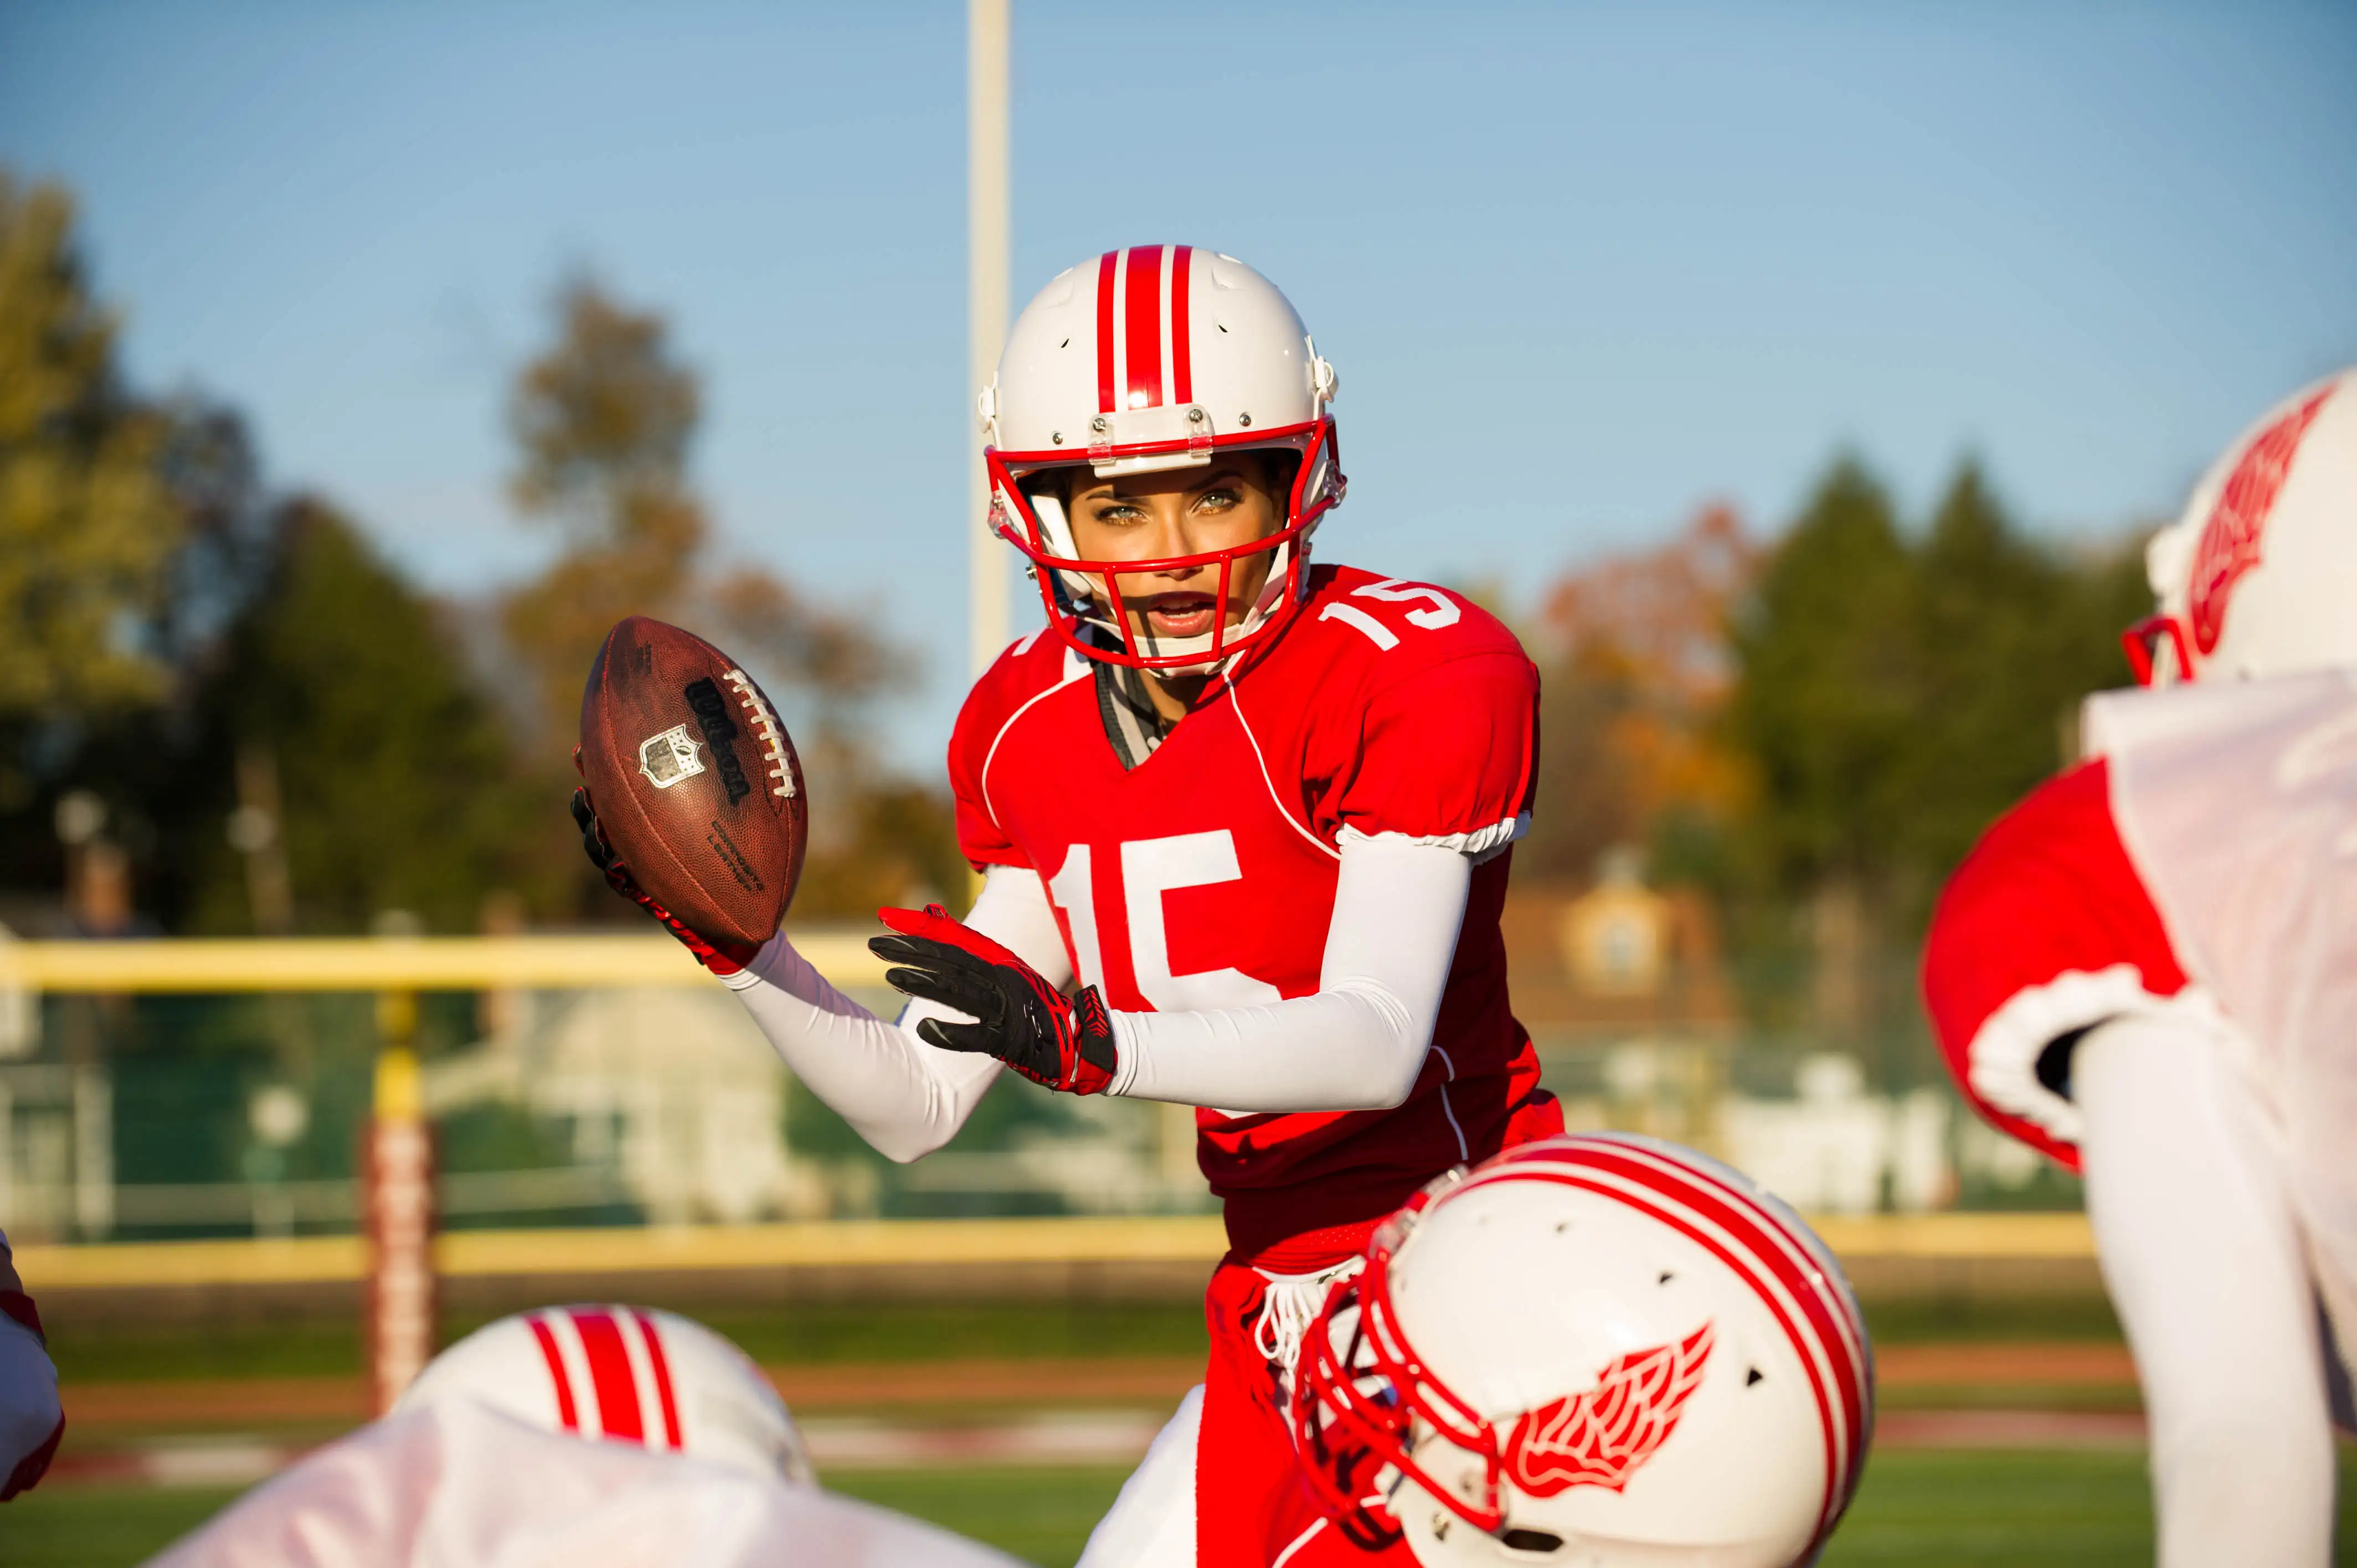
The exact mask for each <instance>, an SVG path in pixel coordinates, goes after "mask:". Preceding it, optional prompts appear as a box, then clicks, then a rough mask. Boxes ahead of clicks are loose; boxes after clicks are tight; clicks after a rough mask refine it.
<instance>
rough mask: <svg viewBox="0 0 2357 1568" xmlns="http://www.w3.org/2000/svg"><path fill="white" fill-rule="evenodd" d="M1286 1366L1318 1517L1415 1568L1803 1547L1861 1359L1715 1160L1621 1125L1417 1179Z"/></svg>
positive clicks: (1845, 1474) (1863, 1426) (1865, 1404)
mask: <svg viewBox="0 0 2357 1568" xmlns="http://www.w3.org/2000/svg"><path fill="white" fill-rule="evenodd" d="M1300 1366H1301V1369H1300V1373H1299V1375H1298V1377H1297V1381H1296V1387H1295V1393H1294V1421H1295V1424H1296V1430H1297V1438H1298V1440H1299V1443H1300V1447H1301V1453H1302V1456H1303V1460H1304V1462H1305V1464H1306V1465H1307V1466H1308V1470H1309V1474H1310V1477H1311V1479H1312V1480H1313V1482H1315V1483H1316V1484H1317V1486H1318V1490H1319V1492H1320V1494H1321V1496H1322V1497H1323V1498H1325V1500H1326V1503H1327V1505H1328V1507H1329V1510H1330V1511H1332V1512H1333V1513H1334V1515H1335V1517H1336V1518H1337V1520H1339V1521H1340V1523H1341V1525H1342V1527H1343V1528H1344V1530H1346V1531H1348V1532H1351V1533H1352V1534H1354V1535H1355V1536H1360V1537H1361V1538H1365V1537H1373V1538H1380V1537H1381V1536H1383V1534H1384V1533H1386V1532H1387V1531H1389V1530H1397V1531H1399V1532H1401V1533H1404V1534H1405V1536H1406V1538H1407V1541H1408V1543H1409V1546H1410V1548H1411V1549H1412V1550H1413V1551H1414V1552H1415V1557H1416V1561H1417V1562H1419V1563H1424V1564H1426V1568H1456V1565H1458V1564H1463V1565H1468V1568H1470V1565H1474V1564H1483V1565H1487V1564H1504V1563H1515V1564H1524V1565H1527V1564H1532V1563H1562V1564H1565V1565H1566V1568H1569V1565H1571V1564H1577V1565H1578V1568H1639V1565H1644V1568H1661V1565H1663V1564H1668V1563H1681V1564H1705V1563H1706V1564H1710V1565H1711V1568H1782V1565H1784V1564H1792V1563H1810V1562H1813V1560H1814V1559H1815V1557H1816V1555H1817V1552H1818V1551H1819V1550H1820V1549H1821V1548H1822V1547H1823V1545H1824V1541H1825V1538H1826V1536H1827V1535H1828V1534H1830V1533H1831V1532H1832V1530H1833V1528H1834V1525H1835V1522H1836V1521H1837V1520H1839V1519H1840V1518H1841V1515H1842V1511H1843V1509H1846V1508H1847V1507H1848V1506H1849V1499H1850V1494H1851V1493H1852V1492H1853V1491H1854V1490H1855V1489H1856V1487H1857V1477H1858V1472H1859V1468H1860V1466H1861V1464H1862V1463H1863V1461H1864V1459H1865V1455H1866V1447H1867V1440H1868V1439H1869V1437H1870V1436H1871V1434H1872V1428H1873V1423H1874V1359H1873V1351H1872V1349H1871V1348H1870V1346H1869V1345H1868V1343H1867V1334H1866V1326H1865V1322H1864V1320H1863V1319H1862V1318H1861V1317H1860V1316H1859V1315H1858V1310H1857V1302H1856V1301H1855V1300H1854V1299H1852V1297H1851V1295H1850V1292H1849V1286H1848V1284H1847V1283H1846V1282H1845V1281H1844V1280H1843V1278H1842V1274H1841V1271H1840V1269H1839V1268H1838V1267H1837V1266H1835V1262H1834V1260H1833V1257H1832V1254H1831V1253H1829V1252H1827V1251H1825V1248H1824V1243H1822V1242H1820V1241H1819V1240H1817V1239H1816V1237H1815V1236H1814V1235H1813V1234H1811V1233H1810V1230H1809V1229H1808V1227H1807V1226H1805V1225H1803V1223H1802V1222H1801V1220H1800V1218H1799V1217H1798V1216H1797V1215H1795V1214H1793V1213H1792V1210H1791V1209H1789V1208H1785V1207H1784V1205H1783V1204H1781V1203H1780V1202H1778V1201H1777V1200H1776V1199H1775V1198H1773V1197H1770V1196H1769V1195H1768V1194H1766V1193H1764V1192H1762V1191H1760V1189H1759V1188H1758V1187H1754V1186H1753V1185H1752V1184H1751V1183H1750V1182H1749V1181H1748V1180H1746V1179H1745V1178H1744V1177H1743V1176H1739V1175H1738V1174H1737V1173H1736V1172H1734V1171H1732V1170H1729V1169H1728V1168H1727V1166H1725V1165H1720V1164H1719V1163H1718V1162H1717V1161H1716V1160H1712V1159H1707V1158H1706V1157H1704V1156H1703V1155H1697V1154H1695V1153H1694V1152H1693V1151H1692V1150H1688V1149H1682V1148H1679V1147H1677V1146H1676V1145H1674V1144H1664V1143H1661V1142H1658V1141H1656V1140H1654V1139H1651V1138H1641V1137H1633V1136H1622V1135H1618V1134H1597V1135H1584V1136H1577V1137H1558V1138H1549V1139H1544V1140H1543V1141H1541V1142H1538V1143H1534V1144H1524V1145H1523V1146H1521V1147H1519V1148H1515V1149H1512V1150H1509V1151H1507V1152H1506V1153H1505V1154H1502V1155H1499V1156H1498V1157H1497V1158H1495V1159H1493V1160H1491V1161H1490V1162H1489V1163H1488V1164H1486V1165H1482V1166H1480V1168H1479V1169H1478V1170H1476V1171H1474V1172H1473V1173H1472V1174H1471V1175H1470V1176H1465V1177H1463V1178H1462V1179H1458V1180H1451V1179H1448V1178H1444V1180H1443V1181H1440V1182H1437V1183H1435V1184H1434V1185H1433V1187H1430V1188H1427V1189H1426V1192H1425V1193H1424V1194H1423V1195H1421V1196H1420V1197H1418V1198H1417V1199H1416V1200H1415V1202H1413V1203H1411V1204H1410V1205H1409V1206H1408V1207H1407V1208H1405V1209H1404V1210H1402V1211H1401V1213H1400V1214H1399V1216H1398V1217H1397V1218H1396V1219H1394V1220H1392V1221H1391V1222H1390V1223H1388V1224H1387V1225H1385V1226H1384V1227H1383V1230H1380V1231H1378V1232H1377V1234H1376V1236H1375V1239H1374V1240H1373V1242H1372V1245H1371V1246H1370V1247H1369V1249H1368V1254H1367V1264H1366V1269H1365V1272H1364V1273H1361V1275H1360V1276H1359V1277H1358V1278H1357V1279H1356V1280H1352V1281H1347V1282H1345V1283H1342V1284H1340V1285H1338V1286H1337V1287H1336V1289H1335V1292H1334V1294H1333V1295H1332V1296H1331V1297H1330V1298H1329V1300H1328V1302H1327V1305H1326V1308H1325V1311H1324V1314H1323V1315H1322V1316H1321V1317H1320V1319H1319V1322H1318V1326H1316V1327H1315V1328H1313V1329H1312V1330H1311V1331H1310V1333H1309V1336H1308V1339H1307V1341H1306V1342H1305V1346H1304V1348H1303V1351H1302V1358H1301V1364H1300ZM1386 1515H1387V1516H1388V1520H1387V1519H1386Z"/></svg>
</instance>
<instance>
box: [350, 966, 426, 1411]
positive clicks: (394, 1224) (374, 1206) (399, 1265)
mask: <svg viewBox="0 0 2357 1568" xmlns="http://www.w3.org/2000/svg"><path fill="white" fill-rule="evenodd" d="M377 1028H378V1031H379V1033H380V1034H381V1036H382V1043H381V1044H380V1045H379V1047H378V1048H377V1058H376V1094H375V1100H374V1102H373V1103H372V1104H371V1107H370V1115H369V1120H368V1123H367V1125H366V1127H365V1128H364V1129H363V1132H362V1144H361V1230H362V1233H363V1234H364V1235H365V1236H366V1237H367V1239H368V1289H367V1298H366V1302H365V1314H366V1316H365V1325H364V1326H365V1329H366V1343H367V1347H368V1362H369V1395H370V1408H371V1413H372V1414H376V1415H382V1414H384V1412H387V1411H389V1410H391V1409H392V1408H393V1401H395V1400H397V1399H399V1398H400V1397H401V1391H402V1390H404V1389H405V1388H407V1387H408V1386H409V1384H410V1381H411V1380H413V1379H414V1378H415V1377H416V1376H417V1374H418V1373H419V1372H421V1371H424V1370H425V1363H426V1362H427V1361H428V1360H429V1359H432V1357H433V1355H434V1328H435V1307H436V1290H435V1280H434V1133H433V1129H432V1128H431V1127H429V1126H428V1125H427V1124H426V1121H425V1093H424V1085H423V1084H422V1083H421V1082H420V1081H419V1074H418V1066H417V1051H416V1047H415V1046H414V1043H413V1042H414V1039H415V1037H416V1033H417V996H416V993H414V992H408V991H387V992H382V993H379V994H378V996H377Z"/></svg>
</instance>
